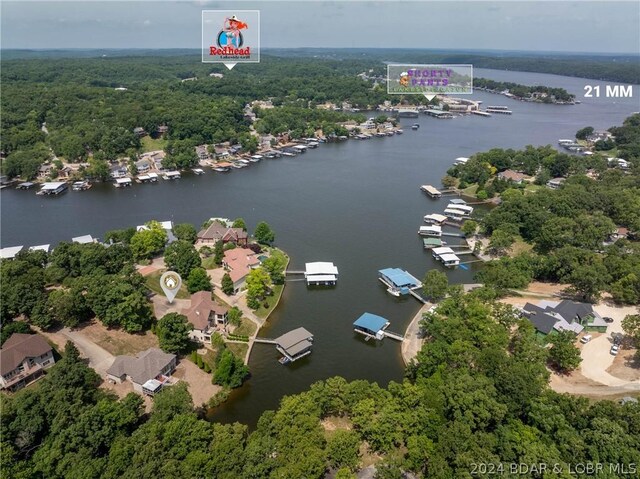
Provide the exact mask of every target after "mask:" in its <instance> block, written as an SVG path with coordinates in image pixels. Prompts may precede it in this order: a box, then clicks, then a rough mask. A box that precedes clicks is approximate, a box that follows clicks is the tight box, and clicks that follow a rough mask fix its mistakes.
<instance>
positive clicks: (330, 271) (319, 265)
mask: <svg viewBox="0 0 640 479" xmlns="http://www.w3.org/2000/svg"><path fill="white" fill-rule="evenodd" d="M304 268H305V274H306V275H315V274H321V275H337V274H338V268H337V267H336V265H334V264H333V263H329V262H325V261H316V262H315V263H305V265H304Z"/></svg>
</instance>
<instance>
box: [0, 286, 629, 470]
mask: <svg viewBox="0 0 640 479" xmlns="http://www.w3.org/2000/svg"><path fill="white" fill-rule="evenodd" d="M449 294H450V297H449V298H448V299H445V300H444V301H442V302H441V303H440V305H439V307H438V309H437V310H436V311H435V312H434V313H432V314H430V315H428V317H427V318H426V319H425V320H424V321H423V323H422V328H423V330H424V334H425V337H426V338H427V341H426V343H425V345H424V347H423V349H422V351H421V352H420V353H419V355H418V356H417V358H416V360H415V362H414V363H412V364H411V365H410V366H409V368H408V369H407V374H406V379H405V380H403V381H402V382H400V383H396V382H391V383H390V384H389V385H388V386H387V387H380V386H378V385H377V384H373V383H368V382H366V381H353V382H347V381H345V380H344V379H342V378H339V377H336V378H330V379H327V380H326V381H321V382H318V383H315V384H313V385H312V386H311V388H310V389H309V390H308V391H306V392H303V393H301V394H298V395H295V396H288V397H285V398H283V399H282V402H281V404H280V407H279V409H278V410H276V411H267V412H265V413H264V414H263V415H262V417H261V419H260V420H259V422H258V425H257V427H256V429H255V430H254V431H249V430H248V428H247V427H246V426H244V425H241V424H238V423H236V424H224V425H223V424H217V423H210V422H207V421H206V420H204V419H203V416H202V414H203V411H201V410H198V409H194V407H193V404H192V401H191V398H190V396H189V393H188V392H187V390H186V388H184V386H181V385H176V386H172V387H169V388H165V389H164V390H163V391H162V392H161V393H160V394H158V395H157V396H156V397H155V398H154V404H153V409H152V411H151V413H150V414H145V413H144V412H143V409H142V399H141V398H140V397H139V396H137V395H136V394H134V393H131V394H129V395H128V396H126V397H125V398H123V399H117V398H116V397H115V396H113V395H111V394H110V393H108V392H106V391H105V390H103V389H100V388H98V384H99V382H100V379H99V377H98V376H97V374H96V373H95V372H93V370H91V369H89V368H88V367H87V366H86V365H85V363H84V362H83V361H82V360H81V358H79V355H78V351H77V350H76V349H75V347H74V346H73V345H71V344H70V343H69V344H68V345H67V347H66V349H65V351H64V354H63V358H62V359H61V360H60V361H59V362H58V363H57V364H56V365H55V366H54V367H53V368H52V369H51V370H50V372H49V374H47V376H46V377H45V379H43V380H41V381H40V382H38V383H37V384H36V385H34V386H33V387H30V388H27V389H26V390H23V391H21V392H19V393H17V394H15V395H13V396H11V397H7V396H5V395H2V396H1V397H0V399H1V400H2V417H1V419H2V420H1V422H0V428H1V434H2V442H1V447H2V458H3V460H2V464H1V466H0V467H1V468H2V469H1V470H2V476H3V477H11V478H14V479H27V478H36V477H48V478H52V479H53V478H67V479H68V478H78V479H85V478H88V477H91V478H98V477H102V478H136V479H138V478H156V477H171V478H185V479H188V478H193V477H208V478H216V479H221V478H234V479H235V478H239V477H242V478H256V479H257V478H285V479H300V478H309V479H311V478H321V477H323V476H324V474H325V473H326V472H327V471H330V470H332V471H334V472H336V474H337V475H336V477H338V478H343V479H346V478H353V477H355V476H354V471H356V470H357V469H359V468H361V467H362V466H363V465H364V464H365V463H366V464H375V465H376V468H377V473H376V476H375V477H377V478H381V479H395V478H403V477H406V476H405V473H407V472H413V473H414V474H417V476H418V477H433V478H452V479H453V478H455V479H459V478H465V477H474V476H480V477H489V475H490V474H487V473H485V472H484V471H486V470H488V468H491V469H492V470H500V469H501V468H503V470H504V471H507V472H506V473H505V475H506V476H507V477H515V476H514V475H513V474H509V472H508V471H509V470H510V467H512V466H511V465H512V464H518V463H523V464H528V465H533V464H541V463H542V464H547V465H548V467H553V468H554V469H553V470H554V471H555V472H554V473H553V475H552V476H550V475H549V474H545V473H539V472H530V473H527V474H524V475H521V476H519V477H535V478H542V477H566V478H569V477H573V476H572V475H571V474H570V473H569V467H570V464H574V465H575V464H576V463H590V462H593V463H602V464H603V465H604V466H605V467H606V471H609V464H611V465H612V466H613V467H614V469H613V472H611V473H609V472H607V473H605V474H603V475H599V476H598V477H611V478H613V477H620V475H619V474H618V473H616V472H615V471H616V469H615V467H620V465H622V467H626V468H627V470H628V468H629V467H630V465H632V464H638V463H639V462H640V407H639V406H638V405H637V404H631V403H627V404H625V405H619V404H618V403H616V402H611V401H598V402H590V401H588V400H587V399H582V398H577V397H572V396H568V395H560V394H557V393H554V392H553V391H551V390H550V389H549V387H548V386H547V380H548V372H547V369H546V368H545V362H546V360H547V355H548V351H547V349H546V348H545V347H543V346H542V345H541V344H540V343H539V341H538V340H537V339H536V336H535V331H534V329H533V327H532V325H531V324H530V323H529V322H528V321H526V320H518V319H515V318H516V317H517V316H516V315H514V313H513V311H512V310H511V309H510V307H507V306H505V305H503V304H500V303H496V302H495V301H494V299H493V298H494V297H495V292H493V291H492V290H491V289H481V290H476V291H475V292H472V293H469V294H463V293H462V291H461V290H460V289H458V288H452V289H451V290H450V291H449ZM584 477H591V476H588V475H586V476H584Z"/></svg>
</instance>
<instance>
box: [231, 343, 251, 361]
mask: <svg viewBox="0 0 640 479" xmlns="http://www.w3.org/2000/svg"><path fill="white" fill-rule="evenodd" d="M226 346H227V349H228V350H229V351H231V352H232V353H233V354H234V355H235V356H236V357H237V358H239V359H242V360H243V361H244V357H245V356H246V355H247V351H248V349H249V345H248V344H247V343H226Z"/></svg>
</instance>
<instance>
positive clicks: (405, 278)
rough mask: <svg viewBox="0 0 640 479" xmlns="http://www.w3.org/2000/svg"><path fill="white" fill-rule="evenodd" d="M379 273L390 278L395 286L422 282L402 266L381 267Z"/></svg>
mask: <svg viewBox="0 0 640 479" xmlns="http://www.w3.org/2000/svg"><path fill="white" fill-rule="evenodd" d="M378 273H380V274H382V275H383V276H385V277H386V278H388V279H389V281H391V282H392V283H393V284H394V285H395V286H416V285H418V284H420V281H418V280H417V279H416V278H414V277H413V276H412V275H410V274H409V273H407V272H406V271H404V270H402V269H400V268H386V269H381V270H380V271H378Z"/></svg>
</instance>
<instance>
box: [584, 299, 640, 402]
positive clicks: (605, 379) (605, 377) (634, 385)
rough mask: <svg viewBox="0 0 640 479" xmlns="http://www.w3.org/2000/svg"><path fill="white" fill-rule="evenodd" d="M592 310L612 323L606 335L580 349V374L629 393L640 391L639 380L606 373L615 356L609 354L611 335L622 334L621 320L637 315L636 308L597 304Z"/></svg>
mask: <svg viewBox="0 0 640 479" xmlns="http://www.w3.org/2000/svg"><path fill="white" fill-rule="evenodd" d="M594 309H595V310H596V311H597V312H598V313H599V314H600V315H601V316H609V317H611V318H612V319H613V323H610V324H609V327H608V328H607V333H606V334H602V335H599V336H597V337H595V338H594V339H592V340H591V341H589V342H588V343H587V344H585V345H584V346H583V347H582V363H581V365H580V370H581V373H582V375H583V376H584V377H586V378H588V379H591V380H593V381H596V382H598V383H601V384H604V385H606V386H610V387H620V388H624V389H627V390H629V391H640V380H636V381H627V380H624V379H620V378H617V377H615V376H613V375H612V374H610V373H608V372H607V369H609V368H610V367H611V365H612V364H613V360H614V359H615V356H612V355H611V353H610V350H611V345H612V344H613V341H612V339H611V334H612V333H622V332H623V331H622V320H623V319H624V317H625V316H626V315H628V314H637V312H638V308H637V307H633V306H627V307H618V306H611V305H607V304H599V305H597V306H595V307H594Z"/></svg>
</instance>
